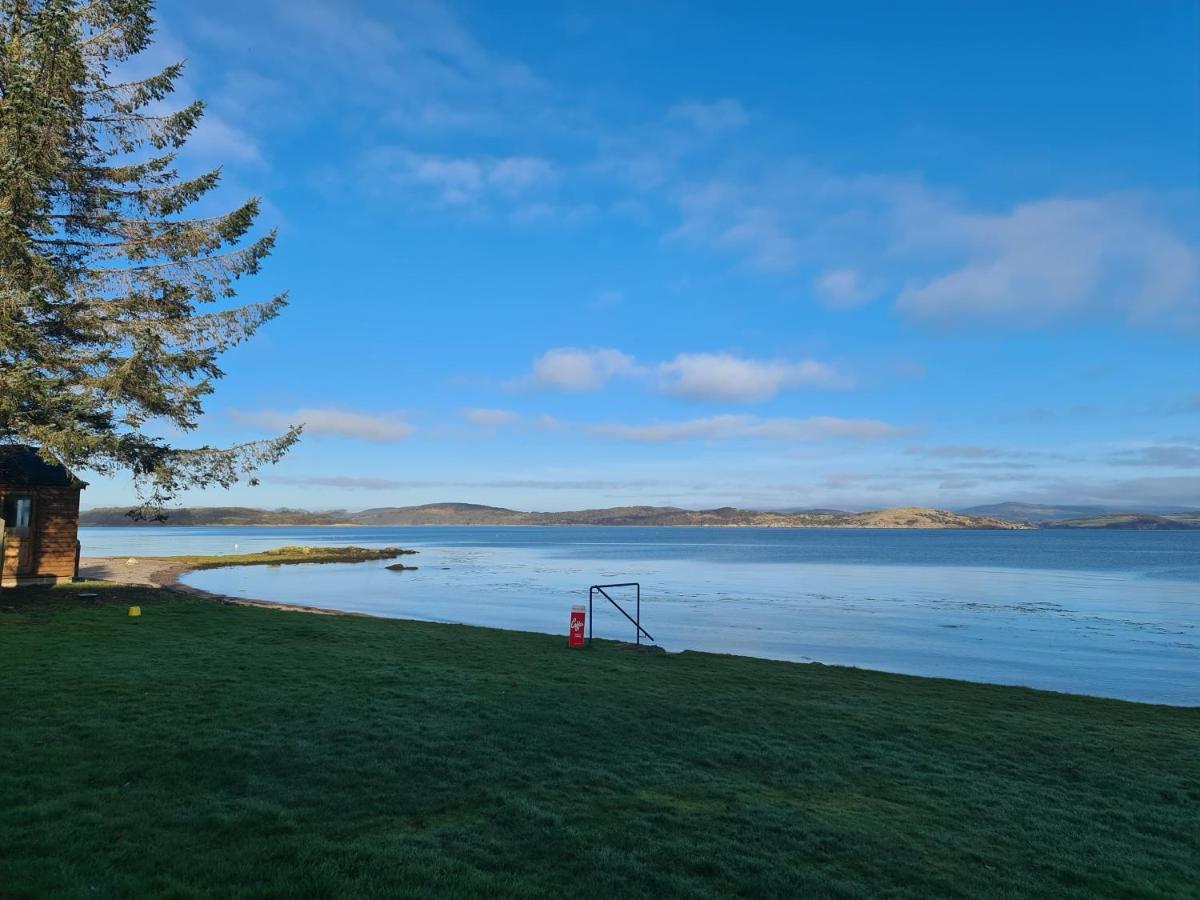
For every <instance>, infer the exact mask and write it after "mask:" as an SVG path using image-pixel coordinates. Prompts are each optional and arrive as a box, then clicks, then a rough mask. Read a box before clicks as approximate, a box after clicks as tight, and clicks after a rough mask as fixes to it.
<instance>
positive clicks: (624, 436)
mask: <svg viewBox="0 0 1200 900" xmlns="http://www.w3.org/2000/svg"><path fill="white" fill-rule="evenodd" d="M589 430H590V431H591V432H592V433H593V434H597V435H600V436H602V437H610V438H617V439H620V440H627V441H637V442H641V443H651V444H661V443H667V442H674V441H687V440H726V439H731V438H761V439H764V440H779V441H819V440H826V439H831V438H842V439H849V440H861V441H870V440H880V439H882V438H889V437H896V436H898V435H901V434H904V433H905V432H904V429H901V428H898V427H896V426H895V425H889V424H888V423H886V422H880V421H878V420H875V419H842V418H836V417H832V416H811V417H809V418H806V419H792V418H774V419H764V418H759V417H757V416H748V415H729V414H726V415H719V416H708V417H706V418H701V419H684V420H681V421H672V422H653V423H650V424H645V425H627V424H604V425H593V426H591V427H590V429H589Z"/></svg>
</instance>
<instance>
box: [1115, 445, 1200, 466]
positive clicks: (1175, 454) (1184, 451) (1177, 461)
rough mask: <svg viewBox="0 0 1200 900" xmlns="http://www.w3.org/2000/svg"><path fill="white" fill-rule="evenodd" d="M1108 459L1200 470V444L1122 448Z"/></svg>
mask: <svg viewBox="0 0 1200 900" xmlns="http://www.w3.org/2000/svg"><path fill="white" fill-rule="evenodd" d="M1108 461H1109V462H1110V463H1112V464H1113V465H1118V466H1145V467H1148V468H1162V469H1195V470H1197V471H1200V446H1194V445H1190V444H1162V445H1155V446H1151V447H1139V448H1137V449H1134V450H1122V451H1119V452H1117V453H1114V454H1112V455H1111V456H1110V457H1109V459H1108Z"/></svg>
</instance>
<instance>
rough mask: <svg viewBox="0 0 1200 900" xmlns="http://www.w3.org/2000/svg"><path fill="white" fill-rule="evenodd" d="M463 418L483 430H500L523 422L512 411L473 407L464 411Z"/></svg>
mask: <svg viewBox="0 0 1200 900" xmlns="http://www.w3.org/2000/svg"><path fill="white" fill-rule="evenodd" d="M463 418H465V419H466V420H467V421H468V422H470V423H471V424H472V425H479V426H481V427H483V428H500V427H502V426H504V425H512V424H514V423H516V422H519V421H520V420H521V417H520V416H519V415H518V414H517V413H515V412H512V411H511V410H507V409H490V408H487V407H482V406H472V407H468V408H467V409H464V410H463Z"/></svg>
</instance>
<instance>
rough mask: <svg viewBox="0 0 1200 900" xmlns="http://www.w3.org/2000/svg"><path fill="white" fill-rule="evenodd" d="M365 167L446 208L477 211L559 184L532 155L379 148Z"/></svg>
mask: <svg viewBox="0 0 1200 900" xmlns="http://www.w3.org/2000/svg"><path fill="white" fill-rule="evenodd" d="M366 165H367V168H368V169H369V170H370V171H372V172H373V173H375V174H377V175H380V176H382V177H384V178H386V179H388V180H390V181H391V182H393V183H394V184H397V185H399V186H401V187H404V188H408V189H413V190H425V191H428V192H430V194H431V195H432V198H433V200H434V201H435V202H436V203H438V204H440V205H443V206H453V207H476V206H479V205H481V204H484V203H485V202H509V201H512V200H516V199H518V198H520V197H521V196H522V195H525V194H527V193H529V192H531V191H535V190H538V189H540V188H543V187H547V186H549V185H551V184H553V183H554V182H555V181H556V180H557V177H558V175H557V172H556V170H555V167H554V166H553V165H552V164H551V163H550V162H548V161H547V160H544V159H540V158H537V157H531V156H508V157H490V156H477V157H471V156H439V155H436V154H423V153H412V152H410V151H408V150H406V149H404V148H402V147H393V146H381V147H376V148H375V149H374V150H372V151H371V152H369V153H368V154H367V156H366Z"/></svg>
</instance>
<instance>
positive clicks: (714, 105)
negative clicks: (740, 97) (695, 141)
mask: <svg viewBox="0 0 1200 900" xmlns="http://www.w3.org/2000/svg"><path fill="white" fill-rule="evenodd" d="M667 118H668V119H673V120H677V121H682V122H686V123H687V124H689V125H690V126H691V127H693V128H695V129H696V130H697V131H700V132H704V133H708V134H716V133H719V132H722V131H736V130H737V129H739V128H741V127H742V126H743V125H745V124H746V123H747V122H749V121H750V116H749V115H747V113H746V110H745V109H743V108H742V104H741V103H740V102H739V101H737V100H736V99H733V98H730V97H726V98H724V99H722V100H714V101H711V102H707V103H706V102H701V101H695V100H693V101H689V102H687V103H677V104H675V105H674V106H672V107H671V108H670V109H669V110H668V111H667Z"/></svg>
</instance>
